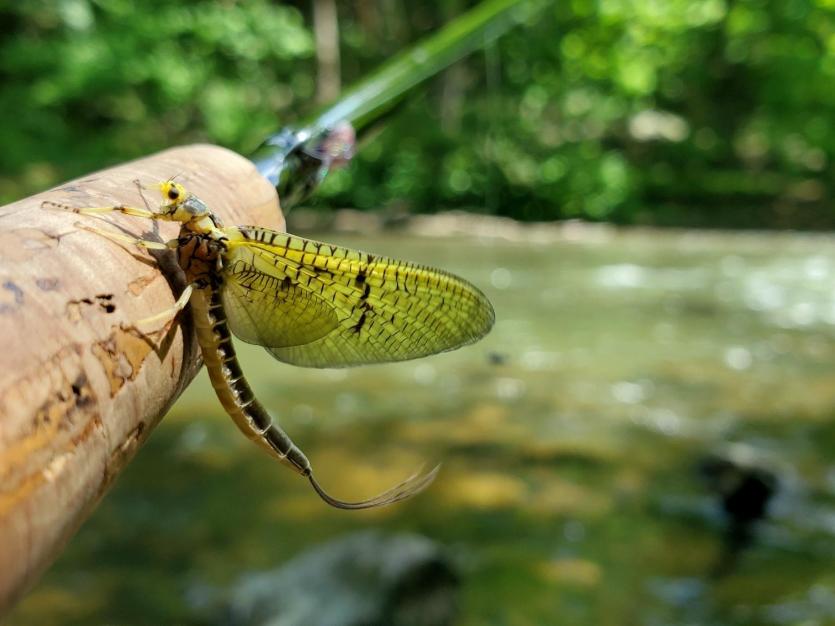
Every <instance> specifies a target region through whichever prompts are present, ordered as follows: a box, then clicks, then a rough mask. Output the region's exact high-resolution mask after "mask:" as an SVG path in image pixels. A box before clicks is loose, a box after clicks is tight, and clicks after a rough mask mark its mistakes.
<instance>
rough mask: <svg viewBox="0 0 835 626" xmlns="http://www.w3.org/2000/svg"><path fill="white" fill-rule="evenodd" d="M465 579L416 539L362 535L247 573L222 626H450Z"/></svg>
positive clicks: (440, 553) (433, 546)
mask: <svg viewBox="0 0 835 626" xmlns="http://www.w3.org/2000/svg"><path fill="white" fill-rule="evenodd" d="M457 589H458V576H457V574H456V573H455V570H454V567H453V565H452V563H451V560H450V559H449V557H448V556H446V554H445V551H444V549H443V548H442V547H441V546H440V545H439V544H437V543H435V542H433V541H431V540H429V539H427V538H425V537H420V536H417V535H408V534H398V535H385V534H382V533H379V532H373V531H372V532H363V533H357V534H353V535H348V536H347V537H344V538H342V539H337V540H336V541H332V542H330V543H326V544H324V545H321V546H318V547H316V548H313V549H311V550H309V551H307V552H304V553H302V554H300V555H299V556H297V557H296V558H294V559H292V560H291V561H289V562H288V563H286V564H285V565H283V566H282V567H280V568H278V569H276V570H273V571H267V572H260V573H256V574H248V575H246V576H244V577H242V578H241V580H240V581H239V582H238V583H236V584H235V585H234V586H233V587H232V588H231V589H230V590H229V591H228V593H227V594H226V597H227V601H226V603H225V606H224V607H223V608H222V609H221V610H220V611H219V615H218V618H219V619H218V620H217V621H218V623H223V624H233V625H244V624H245V625H247V626H256V625H257V626H311V625H313V624H316V625H319V626H374V625H380V626H384V625H385V626H444V625H445V624H452V622H453V620H454V618H455V616H456V614H457V607H456V605H457V602H456V595H457Z"/></svg>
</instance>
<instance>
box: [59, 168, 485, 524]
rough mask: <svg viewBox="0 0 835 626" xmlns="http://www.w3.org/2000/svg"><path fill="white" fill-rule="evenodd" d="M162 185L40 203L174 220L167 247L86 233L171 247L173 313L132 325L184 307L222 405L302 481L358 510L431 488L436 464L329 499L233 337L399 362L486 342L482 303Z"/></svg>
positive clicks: (448, 284) (454, 281) (297, 357)
mask: <svg viewBox="0 0 835 626" xmlns="http://www.w3.org/2000/svg"><path fill="white" fill-rule="evenodd" d="M159 189H160V192H161V193H162V196H163V202H162V204H161V205H160V207H159V209H158V210H157V211H152V210H150V209H141V208H135V207H129V206H109V207H89V208H73V207H70V206H66V205H62V204H57V203H51V202H45V203H44V205H51V206H52V207H54V208H60V209H63V210H68V211H72V212H74V213H78V214H82V215H98V214H103V213H109V212H118V213H123V214H126V215H131V216H135V217H142V218H147V219H151V220H162V221H169V222H179V223H180V233H179V236H178V237H177V238H176V239H173V240H171V241H168V242H166V243H162V242H158V241H149V240H145V239H135V238H132V237H128V236H126V235H123V234H121V233H114V232H111V231H107V230H102V229H98V228H95V227H86V228H87V230H91V231H93V232H96V233H98V234H100V235H103V236H105V237H108V238H110V239H112V240H115V241H119V242H123V243H127V244H132V245H136V246H139V247H141V248H145V249H149V250H175V251H176V253H177V256H178V262H179V266H180V268H181V269H182V270H183V272H184V273H185V277H186V284H187V287H186V288H185V289H184V290H183V292H182V295H181V296H180V297H179V298H178V300H177V302H176V303H175V304H174V306H173V307H172V308H171V309H169V310H167V311H163V312H161V313H160V314H158V315H155V316H153V318H149V319H147V320H142V322H141V323H146V322H150V321H152V320H166V319H168V320H171V319H173V318H174V316H176V315H177V314H178V313H179V312H180V311H182V310H183V309H184V308H185V307H186V305H187V304H190V305H191V315H192V317H193V318H194V325H195V327H196V329H197V338H198V341H199V344H200V348H201V351H202V353H203V362H204V363H205V364H206V368H207V369H208V373H209V378H210V379H211V382H212V386H213V387H214V389H215V392H216V393H217V396H218V399H219V400H220V402H221V404H222V405H223V408H224V409H225V410H226V412H227V413H228V414H229V415H230V416H231V417H232V419H233V420H234V421H235V424H237V426H238V428H239V429H240V430H241V431H242V432H243V433H244V434H245V435H246V436H247V437H248V438H250V439H252V440H254V441H256V442H257V443H258V444H260V445H261V446H262V447H264V448H266V450H267V451H268V452H270V453H271V454H272V455H273V456H275V457H277V458H278V459H279V460H281V461H282V462H284V463H285V464H287V465H289V466H290V467H292V468H293V469H294V470H296V471H297V472H298V473H300V474H301V475H302V476H305V477H307V479H308V480H309V481H310V484H311V485H312V486H313V488H314V489H315V490H316V493H318V494H319V496H320V497H321V498H322V499H323V500H324V501H325V502H327V503H328V504H330V505H332V506H335V507H338V508H343V509H365V508H371V507H376V506H382V505H386V504H391V503H392V502H397V501H399V500H403V499H405V498H407V497H409V496H411V495H414V494H415V493H417V492H419V491H421V490H422V489H424V488H425V487H426V486H427V485H429V483H430V482H432V479H433V478H434V477H435V474H436V472H437V467H436V468H435V469H433V470H432V471H430V472H428V473H425V474H420V473H416V474H414V475H413V476H411V477H409V478H407V479H406V480H405V481H403V482H402V483H400V484H398V485H396V486H394V487H392V488H391V489H389V490H388V491H386V492H384V493H382V494H380V495H378V496H376V497H374V498H371V499H368V500H363V501H360V502H345V501H342V500H337V499H336V498H334V497H332V496H330V495H328V493H326V492H325V490H324V489H323V488H322V487H321V486H320V485H319V483H318V482H317V480H316V478H315V477H314V475H313V471H312V469H311V465H310V462H309V461H308V459H307V457H306V456H305V455H304V454H303V453H302V451H301V450H300V449H299V448H298V447H297V446H296V445H295V444H294V443H293V442H292V441H291V439H290V438H289V437H288V436H287V434H286V433H285V432H284V431H283V430H282V429H281V428H280V427H279V426H278V425H277V424H276V423H275V422H273V420H272V418H271V417H270V415H269V413H268V412H267V410H266V409H265V408H264V407H263V406H262V405H261V403H260V402H258V400H257V399H256V398H255V395H254V393H253V392H252V389H251V388H250V386H249V384H248V383H247V381H246V379H245V378H244V374H243V372H242V370H241V367H240V365H239V364H238V360H237V357H236V355H235V349H234V347H233V345H232V335H233V334H234V335H235V336H237V337H238V338H239V339H241V340H243V341H245V342H247V343H252V344H258V345H261V346H263V347H264V348H266V350H267V351H268V352H269V353H270V354H271V355H272V356H274V357H275V358H276V359H278V360H279V361H284V362H286V363H291V364H294V365H299V366H303V367H347V366H352V365H361V364H367V363H384V362H390V361H403V360H407V359H414V358H418V357H422V356H426V355H429V354H434V353H437V352H443V351H447V350H453V349H455V348H458V347H460V346H463V345H466V344H469V343H472V342H474V341H477V340H478V339H480V338H481V337H483V336H484V335H485V334H486V333H487V332H488V331H489V330H490V328H491V326H492V325H493V320H494V313H493V308H492V306H491V305H490V302H489V301H488V300H487V298H486V297H485V296H484V295H483V294H482V293H481V292H480V291H479V290H478V289H477V288H476V287H474V286H473V285H471V284H469V283H468V282H466V281H464V280H462V279H461V278H458V277H457V276H454V275H452V274H450V273H447V272H445V271H443V270H438V269H432V268H429V267H423V266H420V265H415V264H412V263H407V262H404V261H398V260H395V259H391V258H385V257H379V256H375V255H372V254H367V253H364V252H358V251H356V250H350V249H347V248H342V247H339V246H334V245H330V244H327V243H320V242H316V241H312V240H308V239H304V238H301V237H296V236H293V235H289V234H287V233H282V232H276V231H272V230H267V229H265V228H258V227H255V226H232V227H224V226H223V225H222V224H221V222H220V220H219V219H218V218H217V216H215V215H214V214H212V213H211V212H210V211H209V208H208V207H207V206H206V204H205V203H204V202H203V201H201V200H200V199H199V198H198V197H197V196H195V195H193V194H191V193H189V192H188V191H186V189H185V187H184V186H183V185H182V184H180V183H178V182H174V181H173V180H167V181H165V182H162V183H159Z"/></svg>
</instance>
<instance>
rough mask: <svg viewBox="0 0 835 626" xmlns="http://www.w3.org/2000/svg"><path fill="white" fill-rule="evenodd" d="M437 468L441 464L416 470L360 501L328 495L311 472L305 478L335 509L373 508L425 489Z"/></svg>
mask: <svg viewBox="0 0 835 626" xmlns="http://www.w3.org/2000/svg"><path fill="white" fill-rule="evenodd" d="M439 469H441V466H440V465H436V466H435V467H434V468H433V469H432V470H431V471H430V472H427V473H426V474H421V471H420V470H418V471H417V472H415V473H414V474H412V475H411V476H409V477H408V478H407V479H406V480H404V481H403V482H401V483H398V484H397V485H395V486H394V487H392V488H391V489H389V490H388V491H384V492H383V493H381V494H380V495H377V496H374V497H373V498H369V499H368V500H361V501H360V502H345V501H344V500H337V499H336V498H334V497H333V496H330V495H328V493H327V492H326V491H325V490H324V489H322V486H321V485H320V484H319V483H318V481H317V480H316V479H315V478H314V477H313V473H310V474H308V476H307V478H308V480H309V481H310V484H311V485H313V488H314V489H315V490H316V493H318V494H319V497H320V498H322V500H324V501H325V502H327V503H328V504H330V505H331V506H333V507H336V508H337V509H349V510H356V509H373V508H376V507H378V506H386V505H388V504H393V503H395V502H400V501H401V500H405V499H406V498H411V497H412V496H413V495H415V494H417V493H420V492H421V491H423V490H424V489H426V488H427V487H428V486H429V484H430V483H431V482H432V481H433V480H435V476H437V475H438V470H439Z"/></svg>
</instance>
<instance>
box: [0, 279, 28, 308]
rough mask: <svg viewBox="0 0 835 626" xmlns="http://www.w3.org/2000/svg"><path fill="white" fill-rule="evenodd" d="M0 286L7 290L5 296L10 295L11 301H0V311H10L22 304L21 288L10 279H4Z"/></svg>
mask: <svg viewBox="0 0 835 626" xmlns="http://www.w3.org/2000/svg"><path fill="white" fill-rule="evenodd" d="M2 286H3V289H4V290H6V291H7V292H8V294H7V297H11V300H12V302H2V301H0V313H11V312H12V311H14V310H16V309H18V308H20V306H21V305H22V304H23V290H22V289H21V288H20V287H18V286H17V285H16V284H15V283H14V282H13V281H11V280H7V281H5V282H4V283H3V285H2ZM4 299H5V298H4Z"/></svg>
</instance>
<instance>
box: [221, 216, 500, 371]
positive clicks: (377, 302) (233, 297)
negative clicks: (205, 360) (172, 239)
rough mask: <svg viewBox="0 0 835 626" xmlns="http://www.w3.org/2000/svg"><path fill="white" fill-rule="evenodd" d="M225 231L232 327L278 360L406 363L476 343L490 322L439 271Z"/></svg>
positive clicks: (476, 299) (467, 290) (483, 305)
mask: <svg viewBox="0 0 835 626" xmlns="http://www.w3.org/2000/svg"><path fill="white" fill-rule="evenodd" d="M224 232H225V233H226V234H227V235H228V236H229V242H228V249H227V251H226V253H225V254H224V259H223V260H224V267H223V285H222V287H221V290H222V291H221V295H222V299H223V305H224V309H225V311H226V316H227V319H228V323H229V328H230V329H231V330H232V332H233V333H234V334H235V335H237V336H238V337H239V338H241V339H242V340H243V341H246V342H249V343H255V344H259V345H262V346H264V347H265V348H266V349H267V350H268V351H269V352H270V353H271V354H272V355H273V356H275V357H276V358H277V359H279V360H281V361H285V362H287V363H293V364H295V365H301V366H305V367H346V366H350V365H360V364H364V363H383V362H388V361H403V360H407V359H414V358H418V357H422V356H426V355H429V354H434V353H436V352H443V351H446V350H453V349H455V348H458V347H460V346H463V345H466V344H468V343H472V342H474V341H476V340H478V339H480V338H481V337H483V336H484V335H485V334H486V333H487V331H489V330H490V328H491V326H492V325H493V320H494V314H493V307H492V306H491V305H490V302H489V301H488V300H487V298H486V297H485V296H484V294H482V293H481V292H480V291H479V290H478V289H477V288H475V287H474V286H472V285H471V284H470V283H468V282H466V281H465V280H463V279H461V278H458V277H457V276H454V275H452V274H449V273H447V272H444V271H442V270H437V269H432V268H429V267H422V266H419V265H414V264H412V263H407V262H404V261H397V260H395V259H389V258H385V257H378V256H375V255H372V254H367V253H364V252H357V251H355V250H349V249H347V248H340V247H338V246H333V245H330V244H326V243H319V242H316V241H311V240H308V239H304V238H302V237H295V236H292V235H287V234H285V233H278V232H274V231H270V230H266V229H262V228H255V227H238V228H225V229H224Z"/></svg>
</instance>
